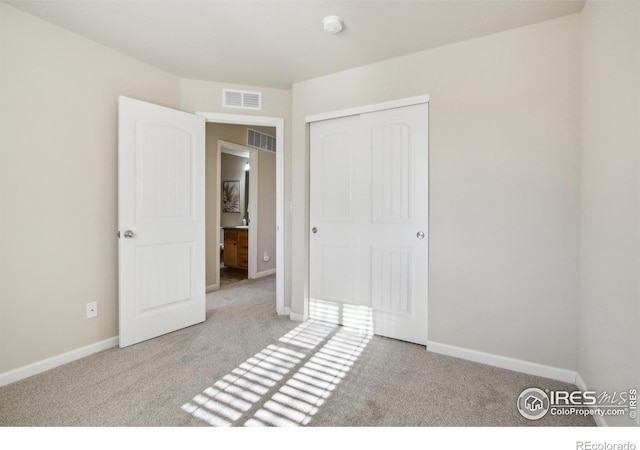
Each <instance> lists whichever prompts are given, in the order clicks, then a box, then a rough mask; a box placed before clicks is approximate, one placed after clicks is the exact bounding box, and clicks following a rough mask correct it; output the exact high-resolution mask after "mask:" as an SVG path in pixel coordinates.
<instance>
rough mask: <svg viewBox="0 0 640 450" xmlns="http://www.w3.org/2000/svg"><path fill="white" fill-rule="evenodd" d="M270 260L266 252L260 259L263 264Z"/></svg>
mask: <svg viewBox="0 0 640 450" xmlns="http://www.w3.org/2000/svg"><path fill="white" fill-rule="evenodd" d="M270 259H271V256H269V254H268V253H267V252H264V256H263V257H262V260H263V261H264V262H267V261H269V260H270Z"/></svg>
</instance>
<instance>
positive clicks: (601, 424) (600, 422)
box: [575, 372, 609, 427]
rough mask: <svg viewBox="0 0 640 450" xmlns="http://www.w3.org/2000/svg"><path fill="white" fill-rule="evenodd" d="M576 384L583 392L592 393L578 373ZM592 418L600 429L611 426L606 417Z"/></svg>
mask: <svg viewBox="0 0 640 450" xmlns="http://www.w3.org/2000/svg"><path fill="white" fill-rule="evenodd" d="M575 384H576V386H577V387H578V389H579V390H581V391H590V390H591V389H589V387H588V386H587V383H585V382H584V380H583V379H582V377H581V376H580V374H579V373H577V372H576V383H575ZM591 417H593V420H595V422H596V425H597V426H599V427H608V426H609V424H608V423H607V419H606V418H605V417H603V416H600V415H598V414H594V415H592V416H591Z"/></svg>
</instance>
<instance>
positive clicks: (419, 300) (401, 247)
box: [310, 103, 428, 344]
mask: <svg viewBox="0 0 640 450" xmlns="http://www.w3.org/2000/svg"><path fill="white" fill-rule="evenodd" d="M427 108H428V106H427V104H426V103H425V104H420V105H414V106H408V107H403V108H396V109H389V110H384V111H377V112H373V113H367V114H362V115H359V116H351V117H346V118H340V119H332V120H327V121H323V122H316V123H312V124H311V158H310V164H311V188H310V201H311V208H310V224H311V227H312V230H313V229H314V228H315V229H316V230H317V232H316V233H313V231H312V233H311V236H310V294H311V301H312V302H314V301H316V302H317V301H319V302H327V301H334V302H337V303H339V304H350V305H361V306H367V307H370V308H371V310H372V315H373V324H374V333H376V334H379V335H382V336H388V337H393V338H397V339H402V340H406V341H410V342H416V343H420V344H426V342H427V293H428V284H427V283H428V239H427V233H428V229H427V226H428V138H427V119H428V114H427ZM336 136H340V137H341V138H340V139H338V138H336ZM340 155H343V158H340V157H339V156H340ZM334 181H335V182H337V183H338V184H339V185H340V189H339V191H340V192H342V193H343V195H342V198H341V197H340V195H338V190H332V189H335V186H336V185H335V184H333V182H334ZM347 186H348V188H347ZM327 198H331V200H332V201H335V202H337V203H338V205H339V207H337V208H339V210H340V211H342V212H345V211H349V214H342V216H339V215H331V214H325V213H324V211H325V210H326V207H325V206H323V203H322V201H323V200H325V199H327ZM335 210H337V209H335ZM335 210H332V211H335ZM347 217H348V218H349V220H347ZM351 218H353V220H351ZM420 233H423V234H420ZM420 236H423V238H420ZM336 248H341V249H344V250H342V251H341V252H338V251H337V250H336ZM329 249H332V250H331V251H330V250H329ZM346 249H349V251H346Z"/></svg>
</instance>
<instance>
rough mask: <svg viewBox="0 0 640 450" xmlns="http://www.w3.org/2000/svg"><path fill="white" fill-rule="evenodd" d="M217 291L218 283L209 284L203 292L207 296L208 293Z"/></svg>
mask: <svg viewBox="0 0 640 450" xmlns="http://www.w3.org/2000/svg"><path fill="white" fill-rule="evenodd" d="M218 264H219V263H218ZM218 267H219V266H218ZM218 278H220V274H218ZM218 289H220V283H216V284H210V285H209V286H207V287H206V288H205V292H206V293H207V294H208V293H209V292H213V291H217V290H218Z"/></svg>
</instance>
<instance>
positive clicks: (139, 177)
mask: <svg viewBox="0 0 640 450" xmlns="http://www.w3.org/2000/svg"><path fill="white" fill-rule="evenodd" d="M118 121H119V143H118V148H119V150H118V230H119V231H118V235H119V243H118V251H119V255H118V262H119V269H118V270H119V296H120V298H119V321H120V332H119V334H120V347H126V346H129V345H132V344H136V343H138V342H141V341H145V340H147V339H151V338H154V337H156V336H160V335H162V334H166V333H169V332H172V331H175V330H178V329H180V328H184V327H188V326H190V325H194V324H196V323H200V322H203V321H204V320H205V311H206V304H205V242H204V238H205V222H204V219H205V215H204V212H205V209H204V181H205V178H204V167H205V164H204V156H205V153H204V143H205V121H204V118H202V117H199V116H195V115H193V114H188V113H185V112H182V111H177V110H173V109H169V108H165V107H161V106H157V105H153V104H150V103H145V102H141V101H138V100H133V99H130V98H127V97H120V98H119V118H118Z"/></svg>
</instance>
